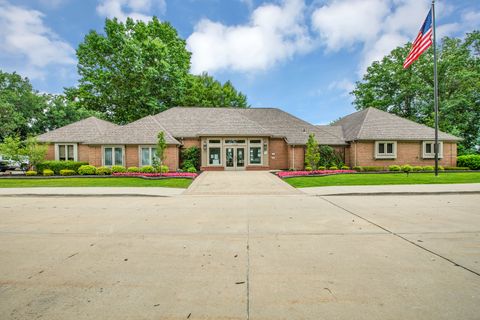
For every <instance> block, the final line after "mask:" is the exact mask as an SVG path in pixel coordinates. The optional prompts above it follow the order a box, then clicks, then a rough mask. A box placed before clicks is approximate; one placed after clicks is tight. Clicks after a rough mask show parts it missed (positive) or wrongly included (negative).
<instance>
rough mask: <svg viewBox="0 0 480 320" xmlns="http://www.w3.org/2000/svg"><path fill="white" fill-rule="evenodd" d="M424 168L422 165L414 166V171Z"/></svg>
mask: <svg viewBox="0 0 480 320" xmlns="http://www.w3.org/2000/svg"><path fill="white" fill-rule="evenodd" d="M422 170H423V168H422V167H421V166H414V167H413V171H414V172H419V171H422Z"/></svg>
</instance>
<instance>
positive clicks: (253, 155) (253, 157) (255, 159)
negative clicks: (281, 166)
mask: <svg viewBox="0 0 480 320" xmlns="http://www.w3.org/2000/svg"><path fill="white" fill-rule="evenodd" d="M249 142H250V146H249V150H250V158H249V160H250V161H249V162H250V164H262V140H259V139H256V140H250V141H249Z"/></svg>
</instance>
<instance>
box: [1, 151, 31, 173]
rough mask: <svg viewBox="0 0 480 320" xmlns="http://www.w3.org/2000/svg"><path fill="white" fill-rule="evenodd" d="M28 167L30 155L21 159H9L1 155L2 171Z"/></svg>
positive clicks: (23, 169)
mask: <svg viewBox="0 0 480 320" xmlns="http://www.w3.org/2000/svg"><path fill="white" fill-rule="evenodd" d="M27 168H28V157H25V156H22V157H20V160H19V161H15V160H12V159H8V158H5V157H3V156H2V155H0V172H5V171H7V170H17V169H18V170H22V171H25V170H27Z"/></svg>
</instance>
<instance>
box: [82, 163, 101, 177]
mask: <svg viewBox="0 0 480 320" xmlns="http://www.w3.org/2000/svg"><path fill="white" fill-rule="evenodd" d="M95 173H97V168H95V167H94V166H90V165H85V166H81V167H80V168H78V174H81V175H82V176H84V175H94V174H95Z"/></svg>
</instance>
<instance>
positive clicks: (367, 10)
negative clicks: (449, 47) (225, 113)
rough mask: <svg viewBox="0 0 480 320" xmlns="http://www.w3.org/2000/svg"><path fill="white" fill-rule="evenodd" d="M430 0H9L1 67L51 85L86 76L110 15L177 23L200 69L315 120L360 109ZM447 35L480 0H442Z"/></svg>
mask: <svg viewBox="0 0 480 320" xmlns="http://www.w3.org/2000/svg"><path fill="white" fill-rule="evenodd" d="M430 3H431V2H430V1H429V0H310V1H308V0H264V1H257V0H99V1H95V0H82V1H80V0H15V1H14V0H0V69H2V70H4V71H8V72H13V71H16V72H18V73H20V74H21V75H23V76H27V77H29V78H30V80H31V81H32V83H33V85H34V87H35V88H36V89H37V90H40V91H41V92H49V93H61V92H63V88H64V87H69V86H74V85H75V84H76V81H77V77H78V76H77V72H76V57H75V49H76V48H77V46H78V44H79V43H80V42H82V40H83V38H84V36H85V34H87V33H88V32H89V31H90V30H97V31H98V32H102V30H103V25H104V20H105V18H112V17H117V18H119V19H121V20H124V19H126V17H128V16H131V17H133V18H135V19H140V20H148V19H150V18H151V16H154V15H155V16H157V17H159V19H160V20H162V21H169V22H170V23H171V24H172V25H173V26H174V27H175V28H176V29H177V30H178V32H179V34H180V36H181V37H182V38H184V39H186V40H187V46H188V49H189V50H190V51H191V52H192V72H193V73H200V72H202V71H207V72H209V73H210V74H211V75H213V76H214V77H215V78H217V79H218V80H220V81H222V82H223V81H226V80H231V81H232V82H233V84H234V85H235V87H236V88H237V89H239V90H241V91H242V92H243V93H245V94H246V95H247V96H248V98H249V103H250V104H251V105H252V106H253V107H279V108H282V109H283V110H286V111H288V112H290V113H292V114H294V115H296V116H298V117H300V118H303V119H305V120H307V121H310V122H312V123H315V124H326V123H329V122H330V121H332V120H335V119H337V118H339V117H340V116H343V115H345V114H348V113H350V112H353V111H354V107H353V106H352V104H351V102H352V97H351V96H350V95H349V94H348V92H349V91H351V90H352V89H353V86H354V83H355V81H358V80H359V79H361V77H362V74H363V72H364V71H365V69H366V67H367V66H368V65H370V64H371V63H372V62H373V61H375V60H377V59H379V58H381V57H382V56H383V55H385V54H387V53H388V52H390V51H391V50H392V49H394V48H395V47H396V46H398V45H402V44H403V43H405V42H407V41H411V40H413V38H414V37H415V35H416V33H417V32H418V29H419V28H420V26H421V24H422V22H423V20H424V18H425V16H426V14H427V12H428V8H429V5H430ZM437 3H438V5H437V24H438V30H437V32H438V33H439V35H440V36H445V35H448V36H463V35H464V33H465V32H470V31H472V30H474V29H479V28H480V2H479V1H478V0H444V1H437Z"/></svg>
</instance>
